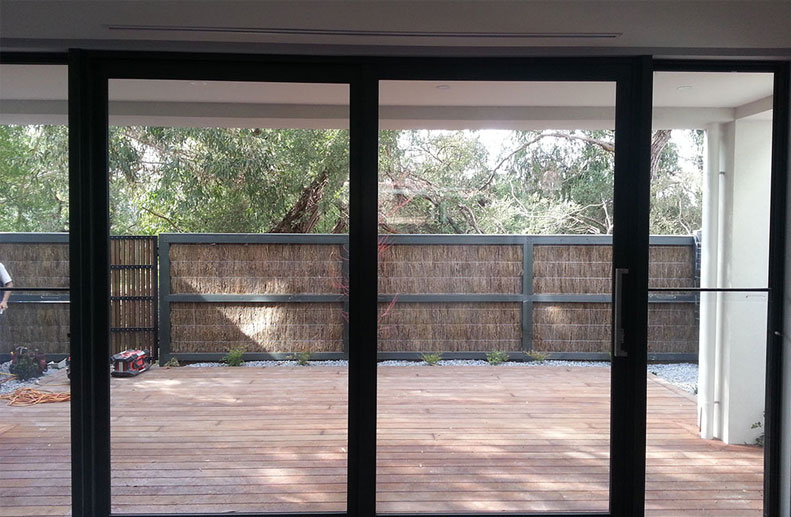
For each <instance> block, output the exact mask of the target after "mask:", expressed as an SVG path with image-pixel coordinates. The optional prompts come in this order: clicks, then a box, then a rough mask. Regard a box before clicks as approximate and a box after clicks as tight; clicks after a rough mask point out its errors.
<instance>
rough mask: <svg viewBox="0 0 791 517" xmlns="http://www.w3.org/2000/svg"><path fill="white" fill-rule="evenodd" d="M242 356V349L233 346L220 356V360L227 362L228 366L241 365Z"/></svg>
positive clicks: (242, 362)
mask: <svg viewBox="0 0 791 517" xmlns="http://www.w3.org/2000/svg"><path fill="white" fill-rule="evenodd" d="M242 356H244V350H242V349H241V348H234V349H233V350H231V351H230V352H228V354H227V355H226V356H225V357H223V358H222V362H224V363H225V364H227V365H228V366H242V365H243V364H244V361H243V360H242Z"/></svg>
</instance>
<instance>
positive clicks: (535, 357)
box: [527, 352, 549, 363]
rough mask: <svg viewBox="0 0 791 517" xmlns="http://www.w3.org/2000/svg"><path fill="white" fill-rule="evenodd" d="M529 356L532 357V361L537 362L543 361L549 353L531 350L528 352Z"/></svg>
mask: <svg viewBox="0 0 791 517" xmlns="http://www.w3.org/2000/svg"><path fill="white" fill-rule="evenodd" d="M527 357H529V358H530V360H531V361H535V362H537V363H543V362H544V361H546V360H547V357H549V354H545V353H544V352H530V353H529V354H527Z"/></svg>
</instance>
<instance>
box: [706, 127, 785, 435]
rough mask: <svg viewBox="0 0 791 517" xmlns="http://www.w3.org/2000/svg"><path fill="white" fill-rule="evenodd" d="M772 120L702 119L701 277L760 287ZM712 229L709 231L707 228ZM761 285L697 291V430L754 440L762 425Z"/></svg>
mask: <svg viewBox="0 0 791 517" xmlns="http://www.w3.org/2000/svg"><path fill="white" fill-rule="evenodd" d="M771 135H772V124H771V121H768V120H744V119H742V120H736V121H734V122H730V123H727V124H717V125H713V126H710V127H709V128H708V133H707V146H708V149H707V171H706V188H707V190H708V192H707V195H706V196H705V197H704V213H703V219H704V229H707V230H708V236H705V235H704V237H703V239H704V242H703V244H704V245H705V246H707V248H708V250H704V253H703V257H702V259H703V260H702V266H703V267H702V271H701V285H702V286H704V287H729V288H749V287H765V286H766V285H767V279H768V262H769V196H770V179H771V178H770V170H771V146H772V139H771ZM715 232H716V235H712V234H713V233H715ZM767 301H768V299H767V295H766V294H765V293H749V292H733V293H717V294H716V295H707V296H702V297H701V329H700V331H701V347H700V363H701V364H700V379H699V387H700V391H699V399H700V400H699V416H700V424H701V436H702V437H703V438H706V439H710V438H719V439H721V440H723V441H724V442H726V443H734V444H744V443H748V444H749V443H754V442H755V439H756V438H757V437H758V436H759V435H760V434H761V433H762V432H763V429H762V428H761V427H756V428H753V424H755V423H756V422H762V421H763V412H764V398H765V397H764V391H765V379H766V375H765V372H766V319H767Z"/></svg>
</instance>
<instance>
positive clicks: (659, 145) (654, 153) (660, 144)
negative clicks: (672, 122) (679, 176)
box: [651, 129, 670, 180]
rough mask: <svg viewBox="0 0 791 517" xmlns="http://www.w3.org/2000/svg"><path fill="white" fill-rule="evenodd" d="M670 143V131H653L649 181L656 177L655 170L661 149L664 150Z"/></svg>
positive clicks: (657, 166)
mask: <svg viewBox="0 0 791 517" xmlns="http://www.w3.org/2000/svg"><path fill="white" fill-rule="evenodd" d="M669 141H670V130H669V129H660V130H657V131H654V134H653V136H652V137H651V179H652V180H653V179H654V177H655V176H656V170H657V169H658V168H659V157H660V156H662V149H664V148H665V146H666V145H667V143H668V142H669Z"/></svg>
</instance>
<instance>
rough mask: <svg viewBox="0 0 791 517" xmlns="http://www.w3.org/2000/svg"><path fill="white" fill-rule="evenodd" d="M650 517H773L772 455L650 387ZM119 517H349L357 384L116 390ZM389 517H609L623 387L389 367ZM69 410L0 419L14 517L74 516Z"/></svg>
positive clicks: (319, 379)
mask: <svg viewBox="0 0 791 517" xmlns="http://www.w3.org/2000/svg"><path fill="white" fill-rule="evenodd" d="M649 378H650V382H649V388H648V389H649V408H650V409H649V429H648V474H647V494H646V497H647V507H648V514H649V515H651V516H654V517H658V516H681V515H683V516H693V515H707V516H715V515H716V516H726V515H727V516H737V515H738V516H741V515H744V516H747V515H755V516H758V515H760V514H761V508H762V499H761V498H762V469H763V461H762V450H761V449H759V448H756V447H748V446H725V445H723V444H722V443H720V442H716V441H704V440H701V439H700V438H698V436H697V429H696V422H695V412H696V409H695V403H694V399H693V398H692V397H690V396H688V395H685V394H683V392H680V391H679V390H676V389H674V388H672V387H669V386H667V385H666V384H664V383H662V382H661V381H658V380H657V379H656V378H654V377H649ZM112 386H113V412H112V426H113V427H112V439H113V474H112V477H113V479H112V485H113V503H114V504H113V510H114V511H117V512H152V513H153V512H170V513H194V512H206V511H211V512H232V511H279V512H283V511H320V510H340V511H343V510H344V509H345V497H346V496H345V488H346V487H345V483H346V471H345V469H346V407H345V405H346V370H345V369H344V368H333V367H301V368H300V367H295V368H290V367H283V368H268V369H253V368H213V369H208V368H201V369H198V368H178V369H170V370H166V369H155V370H151V371H149V372H146V373H145V374H143V375H141V376H140V377H136V378H132V379H113V381H112ZM379 386H380V389H379V436H378V450H379V454H378V458H377V463H378V494H377V497H378V501H379V502H378V510H379V511H381V512H391V511H392V512H465V511H522V512H529V511H562V510H605V509H606V507H607V489H608V475H609V474H608V455H609V454H608V447H609V423H608V419H609V399H608V393H609V370H606V369H600V368H546V367H536V368H511V367H507V366H503V367H497V368H493V367H441V368H428V367H400V368H399V367H380V368H379ZM68 409H69V406H68V403H65V404H63V403H62V404H45V405H40V406H35V407H30V408H21V407H7V406H0V515H4V516H9V517H10V516H26V517H27V516H33V515H67V514H68V513H69V510H70V508H69V504H70V497H69V485H70V477H69V476H70V470H69V469H70V467H69V446H68V441H69V435H68Z"/></svg>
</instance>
